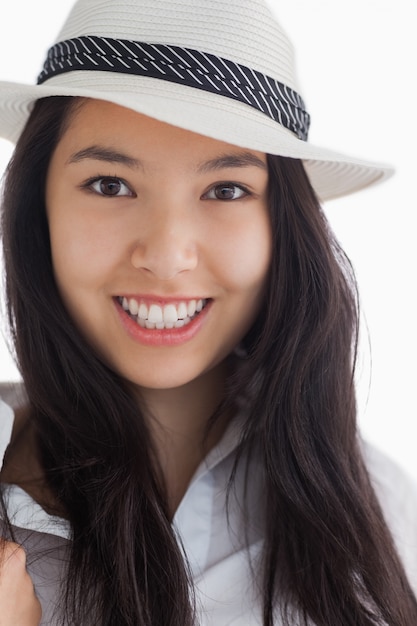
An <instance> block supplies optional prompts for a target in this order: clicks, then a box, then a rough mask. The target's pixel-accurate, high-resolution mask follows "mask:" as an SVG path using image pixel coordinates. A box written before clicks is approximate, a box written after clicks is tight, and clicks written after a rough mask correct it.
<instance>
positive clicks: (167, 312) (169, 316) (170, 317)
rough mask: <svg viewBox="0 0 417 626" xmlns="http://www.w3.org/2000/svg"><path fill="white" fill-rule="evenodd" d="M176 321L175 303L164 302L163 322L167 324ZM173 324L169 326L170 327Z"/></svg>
mask: <svg viewBox="0 0 417 626" xmlns="http://www.w3.org/2000/svg"><path fill="white" fill-rule="evenodd" d="M177 321H178V314H177V307H176V306H175V304H166V305H165V306H164V322H165V325H167V324H172V325H173V324H175V322H177ZM172 327H173V326H171V328H172Z"/></svg>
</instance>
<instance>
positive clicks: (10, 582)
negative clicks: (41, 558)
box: [0, 542, 42, 626]
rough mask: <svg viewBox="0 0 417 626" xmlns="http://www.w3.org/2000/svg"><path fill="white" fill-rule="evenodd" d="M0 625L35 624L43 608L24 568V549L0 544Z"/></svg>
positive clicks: (37, 622) (19, 625)
mask: <svg viewBox="0 0 417 626" xmlns="http://www.w3.org/2000/svg"><path fill="white" fill-rule="evenodd" d="M0 606H1V614H0V626H38V624H39V623H40V620H41V616H42V609H41V605H40V603H39V600H38V599H37V597H36V595H35V591H34V588H33V583H32V580H31V578H30V576H29V574H28V572H27V570H26V554H25V551H24V550H23V548H21V547H20V546H18V545H17V544H15V543H12V542H2V543H1V545H0Z"/></svg>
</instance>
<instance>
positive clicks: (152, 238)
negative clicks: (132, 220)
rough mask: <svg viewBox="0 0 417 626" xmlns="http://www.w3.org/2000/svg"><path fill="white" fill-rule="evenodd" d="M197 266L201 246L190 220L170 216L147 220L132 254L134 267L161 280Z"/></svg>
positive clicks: (154, 217) (165, 215)
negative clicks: (198, 250)
mask: <svg viewBox="0 0 417 626" xmlns="http://www.w3.org/2000/svg"><path fill="white" fill-rule="evenodd" d="M197 262H198V254H197V242H196V237H195V233H194V230H193V228H192V226H191V225H190V224H189V220H187V219H184V218H181V217H180V216H171V215H169V214H166V213H165V214H163V215H161V216H158V217H157V216H155V215H154V216H153V219H150V220H147V224H146V227H145V228H142V229H141V233H140V236H139V238H138V240H137V242H136V243H135V245H134V248H133V250H132V254H131V263H132V265H133V267H135V268H136V269H140V270H142V271H144V272H149V273H151V274H153V275H154V276H155V278H157V279H159V280H171V279H172V278H175V277H176V276H177V275H178V274H180V273H182V272H186V271H191V270H193V269H195V268H196V266H197Z"/></svg>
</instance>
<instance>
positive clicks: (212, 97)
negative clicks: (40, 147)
mask: <svg viewBox="0 0 417 626" xmlns="http://www.w3.org/2000/svg"><path fill="white" fill-rule="evenodd" d="M51 96H73V97H75V96H79V97H85V98H95V99H100V100H106V101H109V102H113V103H115V104H118V105H120V106H123V107H127V108H129V109H132V110H134V111H137V112H138V113H142V114H144V115H148V116H150V117H153V118H155V119H158V120H160V121H162V122H166V123H168V124H172V125H174V126H178V127H180V128H184V129H186V130H189V131H192V132H195V133H198V134H200V135H205V136H208V137H212V138H213V139H218V140H219V141H224V142H227V143H230V144H234V145H237V146H241V147H243V148H247V149H251V150H258V151H260V152H265V153H268V154H275V155H279V156H284V157H290V158H295V159H302V160H303V162H304V165H305V168H306V171H307V174H308V176H309V179H310V181H311V184H312V186H313V188H314V190H315V192H316V194H317V196H318V197H319V199H320V200H321V201H325V200H330V199H333V198H337V197H340V196H344V195H347V194H350V193H353V192H355V191H359V190H360V189H364V188H365V187H368V186H370V185H373V184H375V183H378V182H381V181H383V180H385V179H387V178H389V177H390V176H391V175H392V174H393V171H394V170H393V168H392V167H391V166H389V165H386V164H381V163H373V162H370V161H364V160H361V159H357V158H354V157H351V156H348V155H345V154H340V153H337V152H333V151H331V150H327V149H325V148H321V147H318V146H315V145H312V144H310V143H308V142H305V141H301V140H300V139H298V138H297V137H296V136H295V135H294V134H293V133H292V132H290V131H289V130H287V129H285V128H284V127H282V126H281V125H280V124H278V123H277V122H275V121H273V120H272V119H270V118H269V117H267V116H266V115H264V114H263V113H262V112H260V111H257V110H256V109H254V108H252V107H250V106H248V105H246V104H243V103H241V102H238V101H235V100H232V99H230V98H225V97H223V96H218V95H216V94H211V93H207V92H205V91H200V90H198V89H194V88H192V87H186V86H183V85H177V84H175V83H169V82H166V81H162V80H158V79H155V78H149V77H142V76H129V75H115V74H111V75H109V74H108V73H106V72H87V71H86V72H82V71H74V72H70V73H67V74H64V75H60V76H56V77H54V78H51V79H50V80H48V81H47V82H46V83H44V84H43V85H39V86H30V85H22V84H18V83H11V82H0V112H1V115H0V136H2V137H4V138H6V139H8V140H9V141H12V142H13V143H14V142H16V141H17V139H18V137H19V135H20V133H21V132H22V130H23V127H24V125H25V123H26V121H27V119H28V117H29V114H30V111H31V109H32V108H33V104H34V102H35V101H36V100H38V99H40V98H47V97H51Z"/></svg>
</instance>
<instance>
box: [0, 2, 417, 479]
mask: <svg viewBox="0 0 417 626" xmlns="http://www.w3.org/2000/svg"><path fill="white" fill-rule="evenodd" d="M270 4H271V5H272V7H273V10H274V11H275V12H276V14H277V15H278V16H279V19H280V21H281V23H282V24H283V25H284V27H285V29H286V30H287V32H288V34H289V35H290V37H291V39H292V41H293V42H294V45H295V48H296V51H297V62H298V75H299V83H300V91H301V94H302V95H303V97H304V99H305V100H306V103H307V108H308V110H309V112H310V113H311V115H312V128H311V133H310V140H311V141H312V142H313V143H317V144H321V145H325V146H327V147H331V148H334V149H336V150H340V151H345V152H350V153H352V154H355V155H357V156H360V157H364V158H370V159H375V160H381V161H386V162H390V163H393V164H395V166H396V168H397V174H396V176H395V178H393V179H391V180H390V181H388V182H386V183H384V184H383V185H381V186H377V187H375V188H374V189H372V190H368V191H365V192H361V193H359V194H357V195H353V196H351V197H349V198H346V199H343V200H337V201H334V202H332V203H328V205H327V206H326V211H327V214H328V216H329V219H330V221H331V223H332V225H333V228H334V230H335V231H336V234H337V236H338V237H339V239H340V241H341V242H342V244H343V245H344V247H345V249H346V251H347V253H348V255H349V256H350V258H351V260H352V262H353V265H354V267H355V269H356V273H357V277H358V281H359V288H360V293H361V303H362V310H363V315H364V318H365V323H366V325H367V326H368V329H369V335H370V344H371V348H370V349H369V346H368V338H367V334H366V332H367V331H366V327H365V324H364V326H363V341H362V351H361V352H362V354H361V359H360V364H361V367H360V376H359V380H358V392H359V416H360V423H361V427H362V430H363V431H364V433H365V434H366V436H367V438H368V439H370V440H371V441H373V442H375V443H376V444H377V445H379V446H380V447H381V448H382V449H384V450H385V451H386V452H388V453H389V454H390V455H391V456H392V457H394V458H395V459H397V460H398V461H399V462H400V463H401V464H402V465H403V466H404V467H405V468H406V469H408V471H410V472H411V473H412V474H413V475H414V476H415V477H416V478H417V452H416V451H415V442H416V433H417V429H416V422H417V409H416V396H415V391H416V387H417V381H416V365H415V355H416V351H417V332H416V320H417V302H416V300H417V298H416V278H415V274H416V269H417V252H416V234H417V229H416V218H415V211H416V208H417V207H416V179H417V167H416V157H415V150H416V146H417V131H416V112H415V105H416V102H415V93H416V78H415V77H416V68H415V64H416V61H417V44H416V41H417V38H416V37H415V32H414V23H415V18H414V15H412V10H413V2H411V0H397V1H396V2H394V1H393V0H285V1H284V0H270ZM71 5H72V0H59V1H57V0H36V2H34V1H32V0H20V1H19V0H15V1H14V2H10V3H7V7H4V8H3V11H2V26H3V27H2V35H1V38H0V79H3V80H12V81H16V82H28V83H33V82H34V80H35V78H36V76H37V74H38V72H39V70H40V68H41V65H42V63H43V58H44V56H45V52H46V49H47V48H48V47H49V46H50V45H51V44H52V43H53V41H54V39H55V36H56V35H57V33H58V31H59V29H60V27H61V24H62V22H63V20H64V19H65V16H66V14H67V12H68V10H69V8H70V7H71ZM230 28H231V29H232V28H233V24H231V25H230ZM10 154H11V146H10V144H7V143H6V142H4V141H1V140H0V173H1V172H2V171H3V169H4V167H5V165H6V163H7V160H8V158H9V156H10ZM22 254H24V250H23V251H22ZM371 362H372V367H371ZM17 378H18V374H17V372H16V370H15V368H14V366H13V364H12V362H11V359H10V358H9V357H8V354H7V349H6V347H5V345H4V343H3V342H1V338H0V380H11V379H17Z"/></svg>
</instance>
